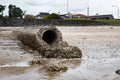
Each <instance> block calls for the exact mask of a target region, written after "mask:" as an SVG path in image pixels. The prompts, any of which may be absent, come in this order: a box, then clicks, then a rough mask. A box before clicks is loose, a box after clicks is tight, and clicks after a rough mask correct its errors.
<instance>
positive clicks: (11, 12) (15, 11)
mask: <svg viewBox="0 0 120 80" xmlns="http://www.w3.org/2000/svg"><path fill="white" fill-rule="evenodd" d="M5 8H6V6H4V5H0V18H20V19H22V18H23V16H24V19H36V17H35V16H34V15H25V11H23V10H22V9H21V8H20V7H17V6H16V5H12V4H10V5H9V6H8V16H4V15H3V11H4V10H5ZM43 19H62V18H61V17H60V15H58V14H56V13H52V14H50V15H48V16H44V17H43Z"/></svg>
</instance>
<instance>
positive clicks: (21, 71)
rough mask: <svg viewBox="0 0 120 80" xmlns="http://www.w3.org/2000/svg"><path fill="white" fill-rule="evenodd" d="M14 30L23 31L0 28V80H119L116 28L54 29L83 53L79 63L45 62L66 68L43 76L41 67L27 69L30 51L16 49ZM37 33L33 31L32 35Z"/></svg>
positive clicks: (119, 51)
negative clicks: (55, 63)
mask: <svg viewBox="0 0 120 80" xmlns="http://www.w3.org/2000/svg"><path fill="white" fill-rule="evenodd" d="M17 29H19V30H22V29H24V28H23V27H22V28H20V27H16V28H13V27H5V28H4V27H2V28H0V80H8V79H9V80H120V75H118V74H116V73H115V71H116V70H117V69H120V27H112V26H107V27H106V26H102V27H100V26H97V27H91V26H89V27H58V29H59V30H60V31H61V32H62V35H63V40H65V41H67V42H68V43H69V44H70V45H75V46H77V47H79V48H80V49H81V50H82V53H83V57H82V59H69V60H66V59H49V60H51V61H56V62H60V63H63V64H64V65H66V66H67V67H68V71H66V72H47V71H45V70H44V69H42V68H41V67H42V65H40V66H38V65H34V66H29V65H28V61H31V60H32V59H33V56H32V55H31V53H30V52H32V51H31V50H28V51H29V52H27V51H25V50H24V49H22V48H21V47H20V44H21V43H20V41H18V40H16V39H15V37H14V35H13V33H12V31H14V30H17ZM29 29H31V30H32V29H33V28H31V27H29ZM38 29H39V27H34V31H37V30H38ZM45 60H46V61H47V59H45ZM27 65H28V66H27Z"/></svg>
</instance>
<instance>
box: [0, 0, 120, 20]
mask: <svg viewBox="0 0 120 80" xmlns="http://www.w3.org/2000/svg"><path fill="white" fill-rule="evenodd" d="M68 2H69V12H71V13H73V14H76V13H81V14H87V7H88V6H89V8H90V12H89V14H90V15H95V14H96V13H99V14H113V15H114V17H115V18H117V8H116V7H112V5H115V6H118V7H119V8H120V0H68ZM0 4H2V5H6V10H5V11H4V13H5V14H6V15H7V12H8V9H7V7H8V5H9V4H14V5H17V6H18V7H20V8H21V9H22V10H25V11H26V14H34V15H36V14H38V13H39V12H50V13H58V12H60V13H61V14H62V13H63V14H64V13H66V12H67V0H0Z"/></svg>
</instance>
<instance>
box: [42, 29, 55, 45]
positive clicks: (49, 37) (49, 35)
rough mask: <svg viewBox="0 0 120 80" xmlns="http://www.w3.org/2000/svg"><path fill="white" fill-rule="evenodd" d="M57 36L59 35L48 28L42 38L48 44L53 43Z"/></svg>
mask: <svg viewBox="0 0 120 80" xmlns="http://www.w3.org/2000/svg"><path fill="white" fill-rule="evenodd" d="M56 38H57V35H56V33H55V32H54V31H52V30H47V31H45V32H44V33H43V35H42V39H43V40H44V41H45V42H46V43H48V44H52V43H53V42H54V41H55V40H56Z"/></svg>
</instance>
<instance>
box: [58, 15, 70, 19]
mask: <svg viewBox="0 0 120 80" xmlns="http://www.w3.org/2000/svg"><path fill="white" fill-rule="evenodd" d="M60 17H61V18H63V19H65V18H69V17H68V15H67V14H61V15H60Z"/></svg>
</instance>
